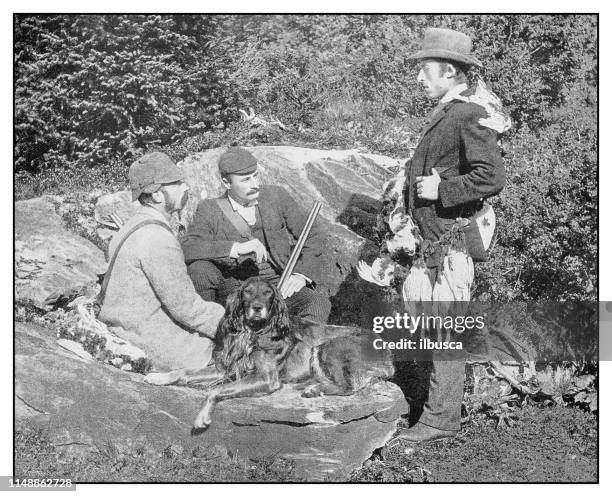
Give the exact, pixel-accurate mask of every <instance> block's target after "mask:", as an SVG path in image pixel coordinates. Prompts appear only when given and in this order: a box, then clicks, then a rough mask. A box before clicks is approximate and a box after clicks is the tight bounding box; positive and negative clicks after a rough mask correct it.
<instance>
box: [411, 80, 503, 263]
mask: <svg viewBox="0 0 612 497" xmlns="http://www.w3.org/2000/svg"><path fill="white" fill-rule="evenodd" d="M468 91H469V90H468ZM468 91H466V92H464V93H463V95H468V93H467V92H468ZM486 117H487V113H486V112H485V110H484V109H483V108H482V107H481V106H479V105H476V104H474V103H466V102H461V101H459V100H452V101H450V102H448V103H447V104H446V105H445V106H444V107H443V108H442V109H441V110H440V111H438V113H437V114H435V115H434V117H433V119H432V120H431V121H430V122H429V123H428V124H426V126H425V128H424V129H423V133H422V137H421V140H420V141H419V143H418V145H417V148H416V150H415V152H414V155H413V157H412V159H411V160H410V161H409V162H408V164H407V165H406V175H407V179H406V187H405V191H404V194H405V202H406V206H407V207H408V209H409V210H410V212H411V214H412V216H413V218H414V220H415V222H416V223H417V226H418V227H419V229H420V230H421V234H422V235H423V237H424V238H425V239H426V240H430V241H433V242H435V241H437V240H439V239H440V237H441V236H442V235H443V234H444V233H445V232H446V231H447V230H448V229H449V228H450V226H451V225H452V224H453V223H454V221H455V219H456V218H457V217H469V216H470V215H471V214H473V213H474V212H475V211H476V210H478V207H479V204H480V203H481V202H480V201H481V199H484V198H486V197H489V196H491V195H494V194H496V193H499V192H500V191H501V190H502V188H503V187H504V184H505V171H504V166H503V162H502V157H501V153H500V148H499V146H498V144H497V133H496V132H495V131H494V130H492V129H490V128H487V127H485V126H482V125H480V124H479V123H478V120H479V119H481V118H486ZM432 168H435V169H436V171H437V172H438V174H439V175H440V178H441V182H440V185H439V187H438V194H439V195H438V197H439V198H438V200H435V201H431V200H424V199H419V198H418V197H417V193H416V178H417V176H429V175H431V174H432V172H431V170H432ZM436 255H438V254H436ZM436 264H437V261H436V257H435V256H432V257H431V258H430V259H429V260H428V265H429V266H430V267H431V266H433V265H436Z"/></svg>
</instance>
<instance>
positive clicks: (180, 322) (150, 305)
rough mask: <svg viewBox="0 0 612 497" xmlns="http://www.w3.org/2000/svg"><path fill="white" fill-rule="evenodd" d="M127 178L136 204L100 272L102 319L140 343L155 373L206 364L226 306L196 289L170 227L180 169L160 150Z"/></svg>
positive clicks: (179, 198)
mask: <svg viewBox="0 0 612 497" xmlns="http://www.w3.org/2000/svg"><path fill="white" fill-rule="evenodd" d="M129 179H130V187H131V190H132V200H134V201H135V200H138V202H139V203H140V209H139V210H138V211H137V212H136V214H134V216H132V217H131V218H130V219H129V220H127V221H126V223H125V224H124V225H123V226H122V227H121V229H120V230H119V232H118V233H117V234H116V235H115V236H114V237H113V239H112V240H111V242H110V246H109V256H110V257H111V261H112V260H113V259H114V264H112V268H109V270H108V271H107V274H106V277H105V278H106V280H107V283H106V282H105V283H106V284H107V287H106V294H105V296H104V297H103V302H102V307H101V310H100V320H101V321H103V322H104V323H106V324H107V325H109V326H110V327H111V329H112V330H113V331H114V332H115V333H116V334H117V335H119V336H120V337H122V338H124V339H127V340H128V341H130V342H131V343H133V344H134V345H136V346H138V347H140V348H142V349H143V350H144V351H145V352H146V353H147V357H149V358H150V359H151V360H152V361H153V365H154V366H155V368H156V369H158V370H174V369H201V368H204V367H206V366H207V365H208V363H209V361H210V359H211V357H212V351H213V349H214V343H213V339H214V337H215V334H216V331H217V324H218V323H219V321H220V320H221V318H222V317H223V313H224V309H223V307H222V306H220V305H219V304H217V303H215V302H207V301H204V300H203V299H202V298H200V296H199V295H198V294H197V293H196V291H195V288H194V286H193V283H192V282H191V280H190V278H189V276H188V275H187V267H186V266H185V261H184V259H183V252H182V250H181V246H180V244H179V242H178V240H177V239H176V237H175V236H174V233H173V232H172V230H171V228H170V218H171V216H172V213H173V212H176V211H179V210H181V209H182V208H183V207H184V206H185V204H186V203H187V199H188V197H187V192H188V190H189V188H188V187H187V185H185V183H184V182H183V173H182V171H181V170H180V169H179V168H178V167H177V166H176V165H175V164H174V162H173V161H172V159H170V157H168V156H167V155H166V154H163V153H161V152H153V153H149V154H147V155H145V156H143V157H141V158H140V159H138V160H137V161H136V162H135V163H134V164H132V166H131V167H130V171H129ZM115 254H116V255H115ZM113 256H115V257H113Z"/></svg>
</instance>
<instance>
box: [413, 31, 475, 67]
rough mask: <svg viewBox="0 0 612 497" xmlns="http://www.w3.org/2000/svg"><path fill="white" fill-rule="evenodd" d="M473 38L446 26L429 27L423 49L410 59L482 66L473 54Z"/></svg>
mask: <svg viewBox="0 0 612 497" xmlns="http://www.w3.org/2000/svg"><path fill="white" fill-rule="evenodd" d="M471 52H472V40H471V38H470V37H469V36H467V35H465V34H463V33H460V32H459V31H455V30H453V29H445V28H427V29H426V30H425V36H424V38H423V45H422V47H421V50H419V51H418V52H417V53H415V54H413V55H410V56H409V57H408V58H409V59H444V60H450V61H455V62H460V63H462V64H467V65H470V66H478V67H482V63H481V62H480V61H479V60H478V59H477V58H476V57H474V56H473V55H472V54H471Z"/></svg>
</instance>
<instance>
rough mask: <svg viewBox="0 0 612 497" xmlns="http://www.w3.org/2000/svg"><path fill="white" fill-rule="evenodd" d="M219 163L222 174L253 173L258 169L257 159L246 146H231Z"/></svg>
mask: <svg viewBox="0 0 612 497" xmlns="http://www.w3.org/2000/svg"><path fill="white" fill-rule="evenodd" d="M218 165H219V172H220V173H221V174H222V175H225V174H251V173H254V172H255V171H256V170H257V159H256V158H255V156H254V155H253V154H252V153H251V152H249V151H248V150H245V149H244V148H240V147H231V148H228V149H227V150H226V151H225V152H224V153H223V154H222V155H221V157H220V158H219V164H218Z"/></svg>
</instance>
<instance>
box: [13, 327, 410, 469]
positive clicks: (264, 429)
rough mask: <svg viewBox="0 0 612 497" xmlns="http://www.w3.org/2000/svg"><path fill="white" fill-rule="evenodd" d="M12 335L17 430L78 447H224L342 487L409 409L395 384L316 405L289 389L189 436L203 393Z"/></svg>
mask: <svg viewBox="0 0 612 497" xmlns="http://www.w3.org/2000/svg"><path fill="white" fill-rule="evenodd" d="M15 334H16V336H15V395H16V399H15V412H16V418H17V419H16V421H17V423H18V425H19V424H21V423H28V424H30V425H32V424H34V425H38V426H40V427H44V428H45V429H47V430H49V435H50V436H51V437H52V440H54V441H55V442H57V443H58V444H67V445H65V447H72V448H73V449H78V448H79V447H87V446H95V445H97V444H106V443H109V442H110V443H112V444H113V445H115V446H117V447H120V448H125V449H130V448H135V447H139V446H143V445H144V446H145V447H147V448H148V449H151V450H156V451H160V452H161V451H163V450H164V448H166V447H168V446H170V445H180V446H182V447H183V448H185V449H192V448H195V447H196V446H207V447H224V448H225V449H226V450H228V451H230V452H231V453H233V454H238V455H239V456H240V457H243V458H246V459H264V458H268V457H271V456H277V457H283V458H288V459H291V460H293V461H294V464H295V469H294V473H293V475H294V476H295V478H297V479H306V480H308V481H321V480H330V479H331V480H337V479H345V478H346V477H347V476H348V474H349V473H350V472H351V471H352V470H353V469H354V468H356V467H359V466H360V465H361V463H362V462H363V461H364V460H365V459H367V458H368V456H369V455H370V454H371V453H372V451H373V450H375V449H376V448H378V447H381V446H383V445H384V444H385V442H386V441H387V440H388V439H389V438H390V437H391V435H392V434H393V432H394V431H395V421H396V419H397V418H398V417H399V415H400V414H402V413H405V412H406V411H407V409H408V408H407V406H406V403H405V400H404V396H403V395H402V393H401V391H400V389H399V388H398V387H397V386H396V385H393V384H391V383H378V384H376V385H374V386H373V387H371V388H369V389H366V390H363V391H362V392H360V393H358V394H356V395H354V396H349V397H324V398H316V399H304V398H302V397H301V396H300V394H299V392H297V391H295V390H294V388H293V387H292V386H288V385H286V386H284V387H283V389H282V390H280V391H279V392H277V393H275V394H273V395H270V396H266V397H261V398H249V399H233V400H229V401H226V402H222V403H220V404H219V405H218V406H217V408H216V410H215V413H214V421H213V424H212V425H211V427H210V428H209V429H208V430H207V431H206V432H204V433H203V434H200V435H192V434H191V423H192V421H193V419H194V417H195V415H196V413H197V411H198V409H199V407H200V402H201V399H202V393H201V392H199V391H197V390H193V389H189V388H181V387H156V386H152V385H148V384H146V383H144V382H143V376H141V375H138V374H135V373H128V372H124V371H121V370H118V369H115V368H112V367H110V366H108V365H104V364H102V363H99V362H96V361H92V360H87V359H86V358H81V357H79V356H77V355H74V354H73V353H72V352H69V351H67V350H65V349H63V348H61V347H60V346H59V345H58V344H57V343H56V340H55V335H54V333H53V332H52V331H50V330H48V329H45V328H42V327H38V326H35V325H31V324H23V323H17V326H16V330H15ZM83 444H84V445H83Z"/></svg>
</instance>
